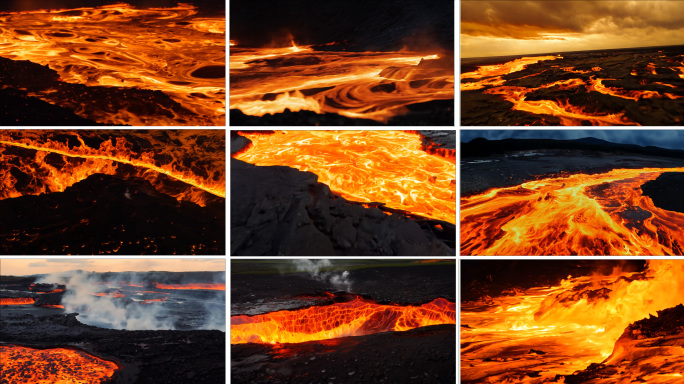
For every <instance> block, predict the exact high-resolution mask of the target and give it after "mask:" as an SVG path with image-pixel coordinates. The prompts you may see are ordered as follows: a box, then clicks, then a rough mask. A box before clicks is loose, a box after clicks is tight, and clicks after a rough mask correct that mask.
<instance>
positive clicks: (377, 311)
mask: <svg viewBox="0 0 684 384" xmlns="http://www.w3.org/2000/svg"><path fill="white" fill-rule="evenodd" d="M230 323H231V325H230V343H231V344H241V343H271V344H273V343H303V342H306V341H313V340H324V339H332V338H338V337H345V336H361V335H367V334H371V333H379V332H389V331H407V330H410V329H414V328H418V327H425V326H428V325H437V324H456V304H455V303H452V302H450V301H448V300H445V299H442V298H440V299H435V300H433V301H432V302H430V303H427V304H423V305H420V306H398V305H381V304H376V303H374V302H371V301H368V300H364V299H361V298H358V297H357V298H355V299H354V300H352V301H349V302H346V303H336V304H332V305H328V306H314V307H309V308H306V309H300V310H295V311H278V312H271V313H267V314H263V315H256V316H244V315H240V316H232V317H231V319H230Z"/></svg>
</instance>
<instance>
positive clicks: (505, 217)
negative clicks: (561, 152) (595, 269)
mask: <svg viewBox="0 0 684 384" xmlns="http://www.w3.org/2000/svg"><path fill="white" fill-rule="evenodd" d="M662 172H684V168H644V169H617V170H613V171H610V172H607V173H602V174H595V175H586V174H574V175H571V176H568V177H553V178H547V179H542V180H537V181H530V182H527V183H523V184H521V185H520V186H517V187H510V188H494V189H491V190H489V191H488V192H486V193H483V194H480V195H475V196H469V197H463V198H461V253H462V254H464V255H682V254H684V213H678V212H672V211H667V210H664V209H661V208H658V207H656V206H655V205H654V204H653V201H652V200H651V199H650V198H649V197H647V196H643V195H642V193H641V188H640V187H641V185H642V184H644V183H645V182H647V181H649V180H654V179H656V178H657V177H658V176H659V175H660V174H661V173H662Z"/></svg>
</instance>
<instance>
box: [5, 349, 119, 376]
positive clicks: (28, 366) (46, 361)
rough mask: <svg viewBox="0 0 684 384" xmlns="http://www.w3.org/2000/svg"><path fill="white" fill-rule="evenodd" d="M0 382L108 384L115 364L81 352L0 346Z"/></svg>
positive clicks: (115, 366) (114, 369)
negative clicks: (0, 364)
mask: <svg viewBox="0 0 684 384" xmlns="http://www.w3.org/2000/svg"><path fill="white" fill-rule="evenodd" d="M0 361H2V371H0V382H2V383H7V384H24V383H32V384H67V383H68V384H94V383H102V384H104V383H109V382H110V380H111V378H112V376H113V375H114V372H115V371H116V370H117V369H118V366H117V364H115V363H113V362H111V361H107V360H102V359H99V358H97V357H95V356H92V355H90V354H87V353H85V352H83V351H79V350H74V349H66V348H54V349H33V348H25V347H19V346H16V345H0Z"/></svg>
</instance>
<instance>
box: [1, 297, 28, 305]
mask: <svg viewBox="0 0 684 384" xmlns="http://www.w3.org/2000/svg"><path fill="white" fill-rule="evenodd" d="M35 302H36V299H34V298H32V297H0V305H31V304H33V303H35Z"/></svg>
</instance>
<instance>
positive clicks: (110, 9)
mask: <svg viewBox="0 0 684 384" xmlns="http://www.w3.org/2000/svg"><path fill="white" fill-rule="evenodd" d="M0 56H1V57H5V58H8V59H12V60H29V61H31V62H33V63H37V64H40V65H47V66H49V67H50V68H51V69H52V70H55V71H56V72H57V73H58V74H59V78H60V80H61V81H63V82H67V83H72V84H84V85H87V86H89V87H119V88H136V89H146V90H158V91H162V92H164V93H165V94H166V95H168V96H169V97H171V99H173V101H175V102H177V103H179V104H180V105H181V106H182V108H183V109H184V110H185V111H186V112H183V113H180V112H179V111H181V110H180V109H177V110H170V109H167V110H165V111H164V113H158V114H156V115H155V116H145V115H144V114H141V113H139V112H140V110H141V109H144V107H140V106H131V107H130V108H128V107H126V108H122V109H120V110H115V109H112V108H110V110H107V109H101V110H94V109H92V108H89V107H88V106H87V105H86V104H85V103H83V104H82V105H72V104H73V103H72V102H71V101H70V100H65V96H64V94H61V93H59V92H56V90H55V89H52V88H48V89H41V90H39V91H37V90H36V91H31V92H29V96H34V97H37V98H39V99H41V100H44V101H47V102H49V103H51V104H56V105H59V106H63V107H67V108H69V109H73V110H74V113H76V114H77V115H79V116H81V117H85V118H89V119H93V120H95V121H97V122H98V123H105V124H113V125H121V124H126V125H224V124H225V18H224V17H200V16H198V10H197V8H196V7H194V6H193V5H191V4H186V3H179V4H178V6H176V7H171V8H147V9H138V8H136V7H133V6H131V5H128V4H125V3H117V4H112V5H105V6H102V7H82V8H75V9H53V10H37V11H28V12H0ZM187 111H189V112H187Z"/></svg>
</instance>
